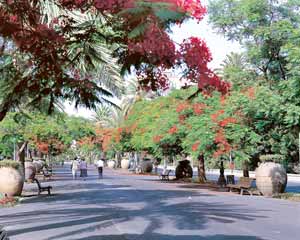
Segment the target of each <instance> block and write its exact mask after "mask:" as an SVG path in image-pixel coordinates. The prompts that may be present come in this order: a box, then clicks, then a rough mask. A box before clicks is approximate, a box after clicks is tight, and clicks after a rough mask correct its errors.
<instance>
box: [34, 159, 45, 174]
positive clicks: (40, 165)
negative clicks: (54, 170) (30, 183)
mask: <svg viewBox="0 0 300 240" xmlns="http://www.w3.org/2000/svg"><path fill="white" fill-rule="evenodd" d="M33 165H34V166H35V170H36V173H39V172H40V171H41V170H42V169H43V166H44V162H43V161H41V160H37V161H33Z"/></svg>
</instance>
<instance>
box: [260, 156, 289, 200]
mask: <svg viewBox="0 0 300 240" xmlns="http://www.w3.org/2000/svg"><path fill="white" fill-rule="evenodd" d="M255 177H256V186H257V188H258V189H259V190H260V192H261V193H262V194H263V195H265V196H272V195H276V194H279V193H283V192H284V190H285V187H286V184H287V174H286V171H285V169H284V167H283V166H282V165H281V164H279V163H274V162H264V163H261V164H260V166H259V167H258V168H257V169H256V171H255Z"/></svg>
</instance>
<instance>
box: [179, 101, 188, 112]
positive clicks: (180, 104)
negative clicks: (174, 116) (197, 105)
mask: <svg viewBox="0 0 300 240" xmlns="http://www.w3.org/2000/svg"><path fill="white" fill-rule="evenodd" d="M189 107H190V105H189V104H188V103H187V102H183V103H179V104H178V105H177V107H176V112H178V113H181V112H183V111H184V110H186V109H189Z"/></svg>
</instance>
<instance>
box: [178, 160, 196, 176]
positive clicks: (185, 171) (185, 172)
mask: <svg viewBox="0 0 300 240" xmlns="http://www.w3.org/2000/svg"><path fill="white" fill-rule="evenodd" d="M175 175H176V178H177V179H182V178H192V177H193V168H192V167H191V165H190V161H189V160H183V161H179V164H178V166H177V167H176V169H175Z"/></svg>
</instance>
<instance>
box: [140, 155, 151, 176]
mask: <svg viewBox="0 0 300 240" xmlns="http://www.w3.org/2000/svg"><path fill="white" fill-rule="evenodd" d="M140 166H141V171H142V173H151V172H152V169H153V163H152V160H151V159H149V158H144V159H143V160H142V162H141V164H140Z"/></svg>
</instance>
